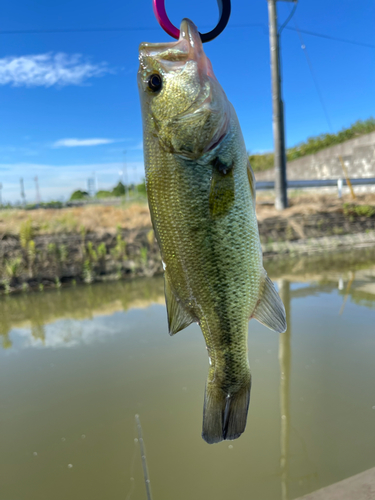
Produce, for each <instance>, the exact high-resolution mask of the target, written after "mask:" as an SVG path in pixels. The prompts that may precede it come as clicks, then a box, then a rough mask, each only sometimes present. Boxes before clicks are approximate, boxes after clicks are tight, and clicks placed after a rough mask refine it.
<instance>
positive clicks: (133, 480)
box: [125, 423, 138, 500]
mask: <svg viewBox="0 0 375 500" xmlns="http://www.w3.org/2000/svg"><path fill="white" fill-rule="evenodd" d="M134 435H136V424H135V423H134ZM137 450H138V439H137V438H134V450H133V457H132V460H131V462H130V484H131V485H130V490H129V493H128V494H127V495H126V498H125V500H130V499H131V496H132V494H133V493H134V489H135V478H134V466H135V457H136V454H137Z"/></svg>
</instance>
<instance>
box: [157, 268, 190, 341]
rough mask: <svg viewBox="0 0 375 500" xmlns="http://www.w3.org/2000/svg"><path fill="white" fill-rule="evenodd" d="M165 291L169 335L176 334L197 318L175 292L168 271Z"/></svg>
mask: <svg viewBox="0 0 375 500" xmlns="http://www.w3.org/2000/svg"><path fill="white" fill-rule="evenodd" d="M164 293H165V302H166V304H167V314H168V329H169V335H174V334H175V333H177V332H179V331H180V330H183V329H184V328H186V327H187V326H189V325H190V324H191V323H194V321H197V320H196V318H194V317H193V316H192V315H191V314H190V313H189V312H188V311H186V310H185V308H184V307H183V306H182V304H181V302H180V299H179V298H178V297H176V295H175V294H174V292H173V290H172V288H171V285H170V283H169V278H168V275H167V273H166V272H165V273H164Z"/></svg>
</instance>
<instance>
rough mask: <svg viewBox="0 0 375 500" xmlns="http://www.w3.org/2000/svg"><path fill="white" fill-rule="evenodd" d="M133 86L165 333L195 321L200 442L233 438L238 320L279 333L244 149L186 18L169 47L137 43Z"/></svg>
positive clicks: (242, 358)
mask: <svg viewBox="0 0 375 500" xmlns="http://www.w3.org/2000/svg"><path fill="white" fill-rule="evenodd" d="M155 75H156V76H155ZM151 76H153V77H154V80H153V82H155V81H156V82H157V83H158V82H160V87H158V88H156V90H155V88H154V87H155V86H154V84H153V86H152V87H150V85H149V81H150V78H151ZM138 84H139V90H140V96H141V104H142V115H143V129H144V156H145V172H146V187H147V196H148V202H149V207H150V213H151V219H152V223H153V227H154V230H155V235H156V239H157V241H158V244H159V247H160V252H161V256H162V260H163V267H164V273H165V295H166V303H167V312H168V323H169V331H170V333H171V334H172V335H173V334H175V333H177V332H178V331H180V330H182V329H183V328H185V327H186V326H188V325H189V324H190V323H192V322H197V323H198V324H199V325H200V327H201V330H202V333H203V336H204V339H205V342H206V346H207V350H208V354H209V373H208V379H207V383H206V393H205V404H204V410H203V432H202V436H203V438H204V439H205V440H206V441H207V442H208V443H215V442H219V441H221V440H223V439H235V438H237V437H239V436H240V435H241V433H242V432H243V431H244V429H245V426H246V417H247V411H248V405H249V398H250V386H251V375H250V367H249V362H248V355H247V350H248V349H247V337H248V321H249V319H250V317H254V318H256V319H258V320H259V321H261V322H262V323H263V324H265V325H266V326H268V327H270V328H272V329H274V330H276V331H283V330H285V327H286V325H285V311H284V307H283V305H282V302H281V300H280V298H279V296H278V295H277V293H276V291H275V289H274V287H273V284H272V282H271V281H270V280H269V278H268V277H267V274H266V272H265V270H264V268H263V264H262V253H261V246H260V240H259V232H258V225H257V219H256V214H255V191H254V184H255V181H254V178H253V173H252V171H251V167H250V165H249V163H248V158H247V152H246V147H245V143H244V140H243V137H242V133H241V129H240V126H239V123H238V119H237V116H236V113H235V111H234V109H233V107H232V105H231V104H230V103H229V102H228V100H227V98H226V96H225V94H224V92H223V90H222V89H221V87H220V85H219V83H218V82H217V80H216V78H215V76H214V74H213V71H212V67H211V64H210V62H209V60H208V59H207V57H206V56H205V54H204V52H203V48H202V44H201V41H200V38H199V34H198V32H197V30H196V28H195V26H194V25H193V23H191V21H189V20H184V21H183V22H182V24H181V35H180V39H179V41H178V42H174V43H170V44H142V45H141V47H140V70H139V73H138Z"/></svg>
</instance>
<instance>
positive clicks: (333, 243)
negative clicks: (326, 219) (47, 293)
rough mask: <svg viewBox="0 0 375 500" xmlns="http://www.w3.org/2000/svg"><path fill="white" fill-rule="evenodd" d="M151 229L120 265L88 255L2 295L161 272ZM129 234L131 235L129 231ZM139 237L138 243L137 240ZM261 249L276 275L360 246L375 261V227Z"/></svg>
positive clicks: (65, 238)
mask: <svg viewBox="0 0 375 500" xmlns="http://www.w3.org/2000/svg"><path fill="white" fill-rule="evenodd" d="M150 231H152V230H148V231H147V232H145V231H140V232H139V233H138V232H136V231H135V233H134V234H133V235H132V243H131V244H129V246H128V251H129V249H131V255H130V256H129V258H124V259H123V260H122V263H121V266H120V264H119V262H116V259H115V257H114V255H112V256H109V255H107V259H106V263H105V264H104V265H103V263H100V262H98V260H96V262H95V263H91V267H90V268H89V269H88V267H87V259H86V260H85V262H83V265H81V264H78V263H77V262H75V263H71V265H70V266H66V267H65V268H64V270H61V271H60V275H59V276H58V277H57V276H54V275H53V271H57V269H54V270H51V269H50V268H49V269H48V270H47V271H46V273H45V275H39V276H32V277H30V276H28V274H27V273H24V274H22V275H20V276H19V277H17V279H15V280H14V281H13V282H11V283H8V284H6V283H4V282H3V283H2V284H0V296H1V295H3V296H4V295H8V294H14V293H20V292H41V291H43V290H44V289H59V288H61V287H63V288H66V287H71V286H75V285H78V284H91V283H100V282H111V281H119V280H125V281H131V280H135V279H136V278H144V277H146V278H150V277H153V276H161V275H162V274H163V268H162V262H161V258H160V254H159V250H158V248H157V244H156V241H153V242H150ZM152 235H153V233H152ZM127 236H128V237H129V235H127ZM108 238H109V239H111V238H112V239H113V236H111V235H109V236H108V235H106V238H103V237H99V236H98V235H91V237H90V236H87V240H86V244H87V243H89V244H90V242H91V244H93V242H95V241H98V240H99V241H101V242H102V243H103V240H105V239H108ZM36 240H37V243H39V245H40V246H41V243H43V244H44V246H46V245H48V244H49V245H51V243H52V244H56V237H55V236H54V235H51V236H50V237H48V236H47V235H44V236H43V237H40V240H41V241H38V238H36ZM137 240H138V245H137V244H136V243H135V242H136V241H137ZM145 240H146V241H147V243H148V247H146V246H143V245H142V244H145ZM59 241H60V242H63V243H62V244H66V243H67V242H70V244H72V243H73V245H77V242H78V244H79V243H80V237H78V236H77V235H73V236H72V235H59ZM143 248H147V253H146V252H142V249H143ZM75 250H77V248H75ZM262 250H263V260H264V266H265V268H266V269H267V271H269V269H272V271H271V272H272V273H273V274H276V275H277V274H278V270H279V269H280V270H282V271H283V272H285V269H286V268H289V267H290V268H293V267H295V266H296V265H297V264H298V263H300V261H304V263H305V265H306V264H307V263H311V264H312V265H313V263H314V262H315V261H319V262H322V261H324V260H327V261H328V262H329V263H330V265H332V261H335V260H338V261H342V260H347V258H348V256H350V255H351V254H353V253H354V254H355V253H356V252H360V251H361V250H362V251H365V252H366V257H365V258H364V261H366V262H369V261H372V262H375V231H367V232H365V233H363V232H360V233H353V234H345V235H331V236H327V235H325V236H321V237H318V238H305V239H302V238H301V239H296V240H291V241H287V240H284V241H277V242H271V243H263V244H262ZM76 253H77V252H76ZM129 253H130V252H129ZM142 253H143V255H142ZM349 260H350V259H349ZM85 263H86V267H85ZM299 267H300V265H299ZM308 267H309V266H307V267H306V269H307V268H308Z"/></svg>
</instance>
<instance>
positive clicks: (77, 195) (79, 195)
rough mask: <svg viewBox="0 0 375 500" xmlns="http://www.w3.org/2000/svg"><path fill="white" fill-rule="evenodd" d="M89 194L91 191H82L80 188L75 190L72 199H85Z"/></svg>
mask: <svg viewBox="0 0 375 500" xmlns="http://www.w3.org/2000/svg"><path fill="white" fill-rule="evenodd" d="M88 195H89V193H88V192H87V191H81V190H80V189H77V191H74V193H72V195H71V197H70V200H71V201H74V200H84V199H85V198H87V197H88Z"/></svg>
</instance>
